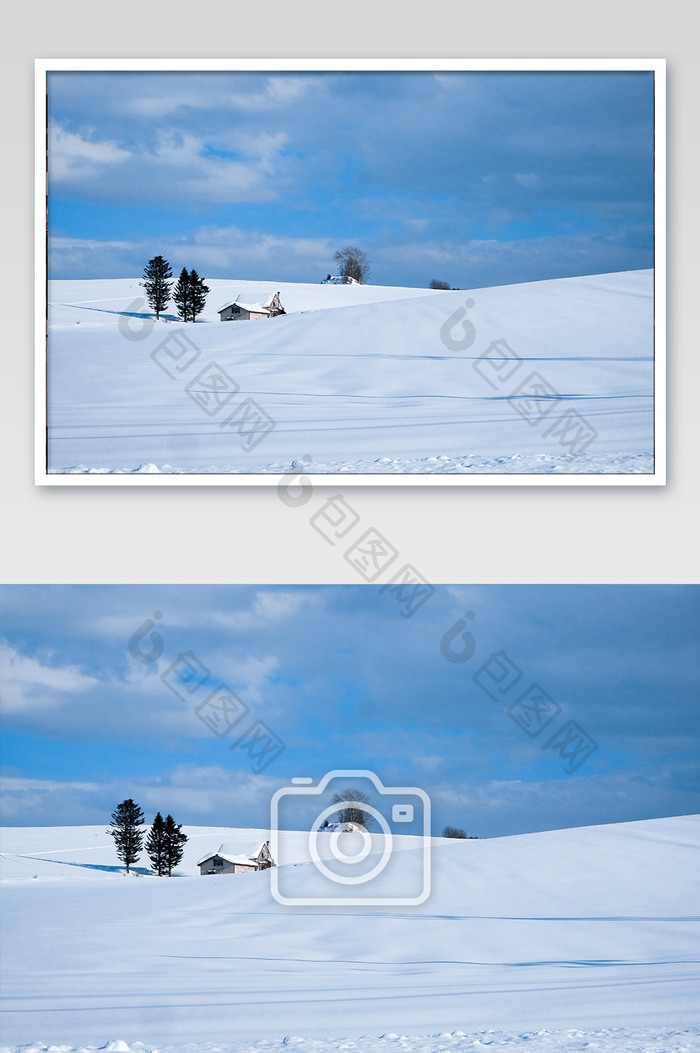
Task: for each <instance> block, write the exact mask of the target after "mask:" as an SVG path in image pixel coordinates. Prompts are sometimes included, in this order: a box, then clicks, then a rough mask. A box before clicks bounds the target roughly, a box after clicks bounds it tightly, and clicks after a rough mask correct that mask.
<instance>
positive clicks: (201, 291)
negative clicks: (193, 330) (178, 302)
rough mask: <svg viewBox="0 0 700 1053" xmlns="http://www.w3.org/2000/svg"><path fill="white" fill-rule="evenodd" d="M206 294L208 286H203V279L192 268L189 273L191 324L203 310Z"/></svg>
mask: <svg viewBox="0 0 700 1053" xmlns="http://www.w3.org/2000/svg"><path fill="white" fill-rule="evenodd" d="M208 292H209V286H208V285H205V284H204V278H200V277H199V275H198V274H197V272H196V270H195V269H194V267H193V268H192V270H191V271H190V315H191V318H192V321H193V322H196V320H197V315H198V314H201V313H202V311H203V310H204V306H205V304H206V302H207V293H208Z"/></svg>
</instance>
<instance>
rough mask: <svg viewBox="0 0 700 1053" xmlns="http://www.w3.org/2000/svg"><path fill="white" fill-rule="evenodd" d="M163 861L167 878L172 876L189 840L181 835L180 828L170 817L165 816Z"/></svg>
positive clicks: (184, 835)
mask: <svg viewBox="0 0 700 1053" xmlns="http://www.w3.org/2000/svg"><path fill="white" fill-rule="evenodd" d="M163 840H164V860H165V869H166V870H167V871H168V877H170V876H171V875H172V872H173V870H174V868H175V867H176V866H177V865H178V863H179V862H180V860H181V859H182V856H183V853H184V851H185V845H186V844H187V842H188V840H189V838H188V837H187V835H186V834H183V832H182V827H181V826H178V825H177V823H176V822H175V820H174V819H173V817H172V815H169V816H167V818H166V820H165V827H164V834H163Z"/></svg>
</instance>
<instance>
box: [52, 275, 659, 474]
mask: <svg viewBox="0 0 700 1053" xmlns="http://www.w3.org/2000/svg"><path fill="white" fill-rule="evenodd" d="M208 284H209V286H210V288H211V292H210V294H209V296H208V298H207V306H206V308H205V311H204V313H203V315H202V316H201V317H200V319H199V320H198V321H197V323H188V324H187V325H184V324H182V323H181V322H179V321H178V319H177V317H176V316H175V314H174V313H173V310H172V305H169V308H168V310H167V312H166V315H165V316H164V317H163V318H162V319H161V320H160V321H159V322H158V323H157V324H155V323H152V322H151V315H150V313H149V309H148V307H147V304H146V302H145V300H144V299H143V290H142V289H141V288H140V286H139V283H138V279H136V278H133V279H120V280H113V281H107V280H100V281H53V282H50V283H49V329H48V333H49V339H48V370H47V385H48V463H49V473H51V474H54V473H55V474H60V473H72V474H84V473H93V474H100V475H104V474H109V475H113V474H119V475H123V474H127V475H132V476H134V475H143V474H151V475H152V474H161V473H165V474H171V473H196V474H202V475H205V476H211V475H215V474H222V473H223V474H227V475H230V474H245V475H261V474H270V473H273V474H280V475H281V474H282V473H285V472H289V471H290V469H291V466H292V465H293V463H294V462H298V463H299V462H301V461H302V458H304V457H305V456H309V457H310V458H311V463H310V465H308V470H309V471H310V472H312V473H317V474H344V475H348V476H352V475H363V474H377V473H381V474H386V475H397V474H402V475H403V474H408V475H412V476H414V475H417V474H418V475H422V474H426V475H428V474H429V475H435V474H439V475H481V476H483V475H485V474H488V475H491V474H496V475H503V474H528V475H530V474H532V473H536V474H542V475H551V474H567V475H571V474H591V473H592V474H596V475H599V474H622V475H639V474H643V475H649V474H651V473H653V472H654V434H653V410H654V402H653V393H654V364H653V354H654V333H653V272H652V271H629V272H623V273H619V274H605V275H596V276H589V277H583V278H561V279H557V280H552V281H541V282H531V283H528V284H523V285H511V286H499V287H496V288H490V289H476V290H474V291H472V292H442V291H440V292H430V291H428V290H426V289H405V288H385V287H380V286H371V285H367V286H359V285H355V286H337V285H302V284H285V283H283V282H282V283H280V282H262V283H254V282H245V281H223V280H210V281H209V282H208ZM278 291H279V293H280V297H281V300H282V304H283V306H284V307H285V309H286V311H287V314H286V315H283V316H280V317H277V318H272V319H264V320H259V321H245V322H220V321H219V320H218V314H217V310H218V308H220V307H221V306H223V305H224V304H225V303H227V302H229V301H230V300H233V299H234V298H236V297H238V298H240V299H241V300H242V301H244V302H264V301H265V300H266V299H267V298H268V297H269V296H270V295H272V294H273V293H274V292H278ZM499 341H505V342H506V344H507V348H505V347H504V345H503V344H500V343H497V342H499ZM494 344H497V346H496V348H494V347H493V345H494ZM489 349H491V350H489ZM485 354H486V358H484V355H485ZM504 356H505V357H504ZM516 356H517V357H516ZM214 374H216V375H214ZM533 374H535V376H534V378H533ZM215 388H216V391H217V394H213V391H214V389H215Z"/></svg>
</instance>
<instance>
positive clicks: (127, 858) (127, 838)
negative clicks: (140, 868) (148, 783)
mask: <svg viewBox="0 0 700 1053" xmlns="http://www.w3.org/2000/svg"><path fill="white" fill-rule="evenodd" d="M142 823H143V812H142V811H141V809H140V808H139V806H138V805H137V804H135V803H134V801H132V800H131V798H130V797H129V798H127V800H126V801H122V803H121V804H120V805H119V807H118V808H116V809H115V811H113V812H112V825H111V827H110V828H109V830H108V831H107V833H108V834H109V835H110V836H111V837H113V838H114V845H115V848H116V850H117V857H118V858H119V859H121V861H122V863H126V872H127V874H128V873H129V866H130V865H131V863H135V862H136V860H137V859H138V858H139V855H140V854H141V849H142V847H143V836H144V835H143V831H142V830H140V829H139V827H140V826H141V824H142Z"/></svg>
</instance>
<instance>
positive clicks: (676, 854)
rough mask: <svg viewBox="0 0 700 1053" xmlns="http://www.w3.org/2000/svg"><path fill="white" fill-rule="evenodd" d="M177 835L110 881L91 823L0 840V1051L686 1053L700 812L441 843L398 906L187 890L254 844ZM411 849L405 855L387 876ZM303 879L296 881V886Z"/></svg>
mask: <svg viewBox="0 0 700 1053" xmlns="http://www.w3.org/2000/svg"><path fill="white" fill-rule="evenodd" d="M187 832H188V833H189V835H190V842H189V844H188V845H187V854H186V857H185V859H184V861H183V866H182V867H181V869H180V871H179V872H178V873H179V876H176V877H173V878H171V879H167V878H156V877H155V876H153V875H152V874H149V873H148V872H147V870H146V866H145V864H146V862H147V861H146V860H142V861H141V867H142V870H141V871H139V872H137V873H136V874H134V875H132V876H130V877H129V878H127V877H126V876H125V875H124V874H123V873H121V872H120V870H119V868H118V866H117V865H116V860H115V857H114V850H113V847H112V844H111V842H110V840H109V838H108V837H106V836H105V833H104V829H103V828H101V827H100V828H98V827H87V828H65V829H23V830H14V829H6V830H5V831H4V832H3V835H2V849H3V859H2V878H3V884H2V903H3V917H2V932H3V941H2V955H3V957H2V979H3V983H2V1009H3V1021H4V1024H3V1034H4V1041H5V1042H6V1043H8V1045H9V1046H11V1047H13V1048H15V1047H19V1046H20V1045H22V1044H25V1045H26V1044H28V1043H32V1042H35V1043H38V1044H37V1045H35V1046H34V1047H32V1048H33V1049H36V1050H38V1049H43V1048H44V1043H47V1042H50V1043H54V1044H56V1043H58V1044H61V1045H62V1046H63V1047H65V1048H67V1049H71V1048H78V1047H80V1048H84V1047H91V1048H92V1047H95V1046H101V1047H105V1044H107V1043H109V1042H110V1041H115V1042H116V1041H120V1042H123V1043H124V1044H125V1045H126V1048H131V1049H133V1050H142V1049H143V1048H144V1046H142V1045H140V1044H139V1043H143V1044H145V1048H147V1049H149V1050H151V1049H153V1048H154V1045H155V1046H157V1047H158V1048H159V1049H160V1050H161V1053H164V1050H165V1049H177V1050H181V1051H184V1050H186V1049H187V1048H188V1043H191V1044H194V1045H192V1047H191V1048H192V1049H193V1050H194V1048H195V1047H196V1049H198V1050H212V1053H213V1051H214V1050H215V1049H216V1050H232V1051H233V1050H243V1049H246V1050H258V1049H260V1050H262V1049H265V1050H277V1049H278V1048H282V1045H283V1043H285V1042H286V1044H287V1045H289V1044H291V1045H298V1046H299V1047H300V1049H308V1050H318V1051H326V1050H331V1049H346V1050H357V1051H365V1050H382V1051H386V1053H390V1051H393V1050H399V1049H400V1050H424V1051H429V1053H438V1051H446V1050H456V1051H462V1050H467V1049H469V1050H477V1049H484V1048H486V1046H488V1047H489V1048H493V1049H501V1048H502V1047H503V1048H508V1049H513V1050H519V1049H521V1048H522V1047H523V1043H524V1042H525V1041H527V1048H528V1049H530V1050H532V1051H535V1053H544V1051H550V1050H554V1049H562V1050H564V1049H565V1050H579V1049H592V1048H596V1049H597V1050H599V1051H602V1053H608V1051H610V1053H611V1051H612V1050H615V1053H621V1051H627V1050H629V1051H632V1050H635V1051H638V1050H640V1049H644V1050H646V1051H648V1053H655V1051H657V1050H658V1051H659V1053H661V1051H667V1053H671V1051H674V1053H675V1051H680V1050H682V1049H687V1050H690V1049H696V1048H698V1047H699V1045H700V1003H699V1002H698V999H697V990H698V986H697V985H698V980H699V979H700V975H699V974H700V968H699V964H700V955H699V952H700V943H699V936H700V924H699V923H700V918H699V917H698V914H697V904H698V874H699V873H700V868H698V866H697V860H698V847H699V844H700V817H680V818H674V819H657V820H649V821H644V822H632V823H624V824H617V825H613V826H601V827H588V828H581V829H572V830H560V831H552V832H546V833H538V834H527V835H520V836H515V837H503V838H497V839H493V840H483V841H444V840H442V839H440V840H439V841H436V843H435V845H434V849H433V883H432V884H433V890H432V893H431V896H430V898H429V899H428V901H427V902H426V903H425V904H423V905H422V906H420V907H417V908H412V909H408V910H407V909H405V908H404V909H390V908H389V909H386V908H385V909H381V910H380V909H371V908H365V907H362V906H357V907H352V908H350V907H333V908H321V907H314V906H308V907H304V908H293V909H292V908H284V907H281V906H280V905H279V904H277V903H275V902H274V900H273V899H272V897H271V895H270V886H269V876H270V872H269V871H263V872H260V873H255V874H246V875H237V876H226V877H199V876H197V869H196V865H195V861H196V860H197V859H198V858H200V857H201V856H202V855H203V854H204V853H205V852H206V851H208V850H209V849H210V848H215V847H216V846H217V845H218V844H219V843H220V842H221V841H222V840H226V841H228V842H233V843H234V844H235V843H236V840H237V839H238V841H240V843H241V844H242V843H247V842H249V841H255V840H256V839H257V838H260V839H263V837H264V835H265V833H266V832H265V831H249V830H247V831H231V830H226V829H201V828H194V829H189V830H188V831H187ZM299 836H300V838H301V837H305V836H306V835H303V834H300V835H299ZM417 853H418V850H417V849H416V848H415V847H413V844H412V843H411V841H410V839H409V841H408V843H407V845H403V846H402V851H401V852H400V857H401V859H400V865H401V866H403V867H406V868H410V867H411V866H414V865H415V858H414V857H415V856H416V854H417ZM313 871H314V868H313V867H312V866H311V865H299V866H292V874H291V879H292V880H293V881H295V882H296V884H297V888H298V890H299V891H300V892H301V891H303V890H304V889H306V888H313V883H314V873H313ZM681 1033H683V1034H681ZM293 1036H297V1037H296V1038H293ZM329 1036H335V1038H333V1039H331V1038H329ZM379 1036H383V1037H381V1038H380V1037H379ZM518 1036H520V1037H518ZM341 1038H342V1041H341ZM39 1040H40V1041H39ZM122 1048H123V1047H122Z"/></svg>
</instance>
